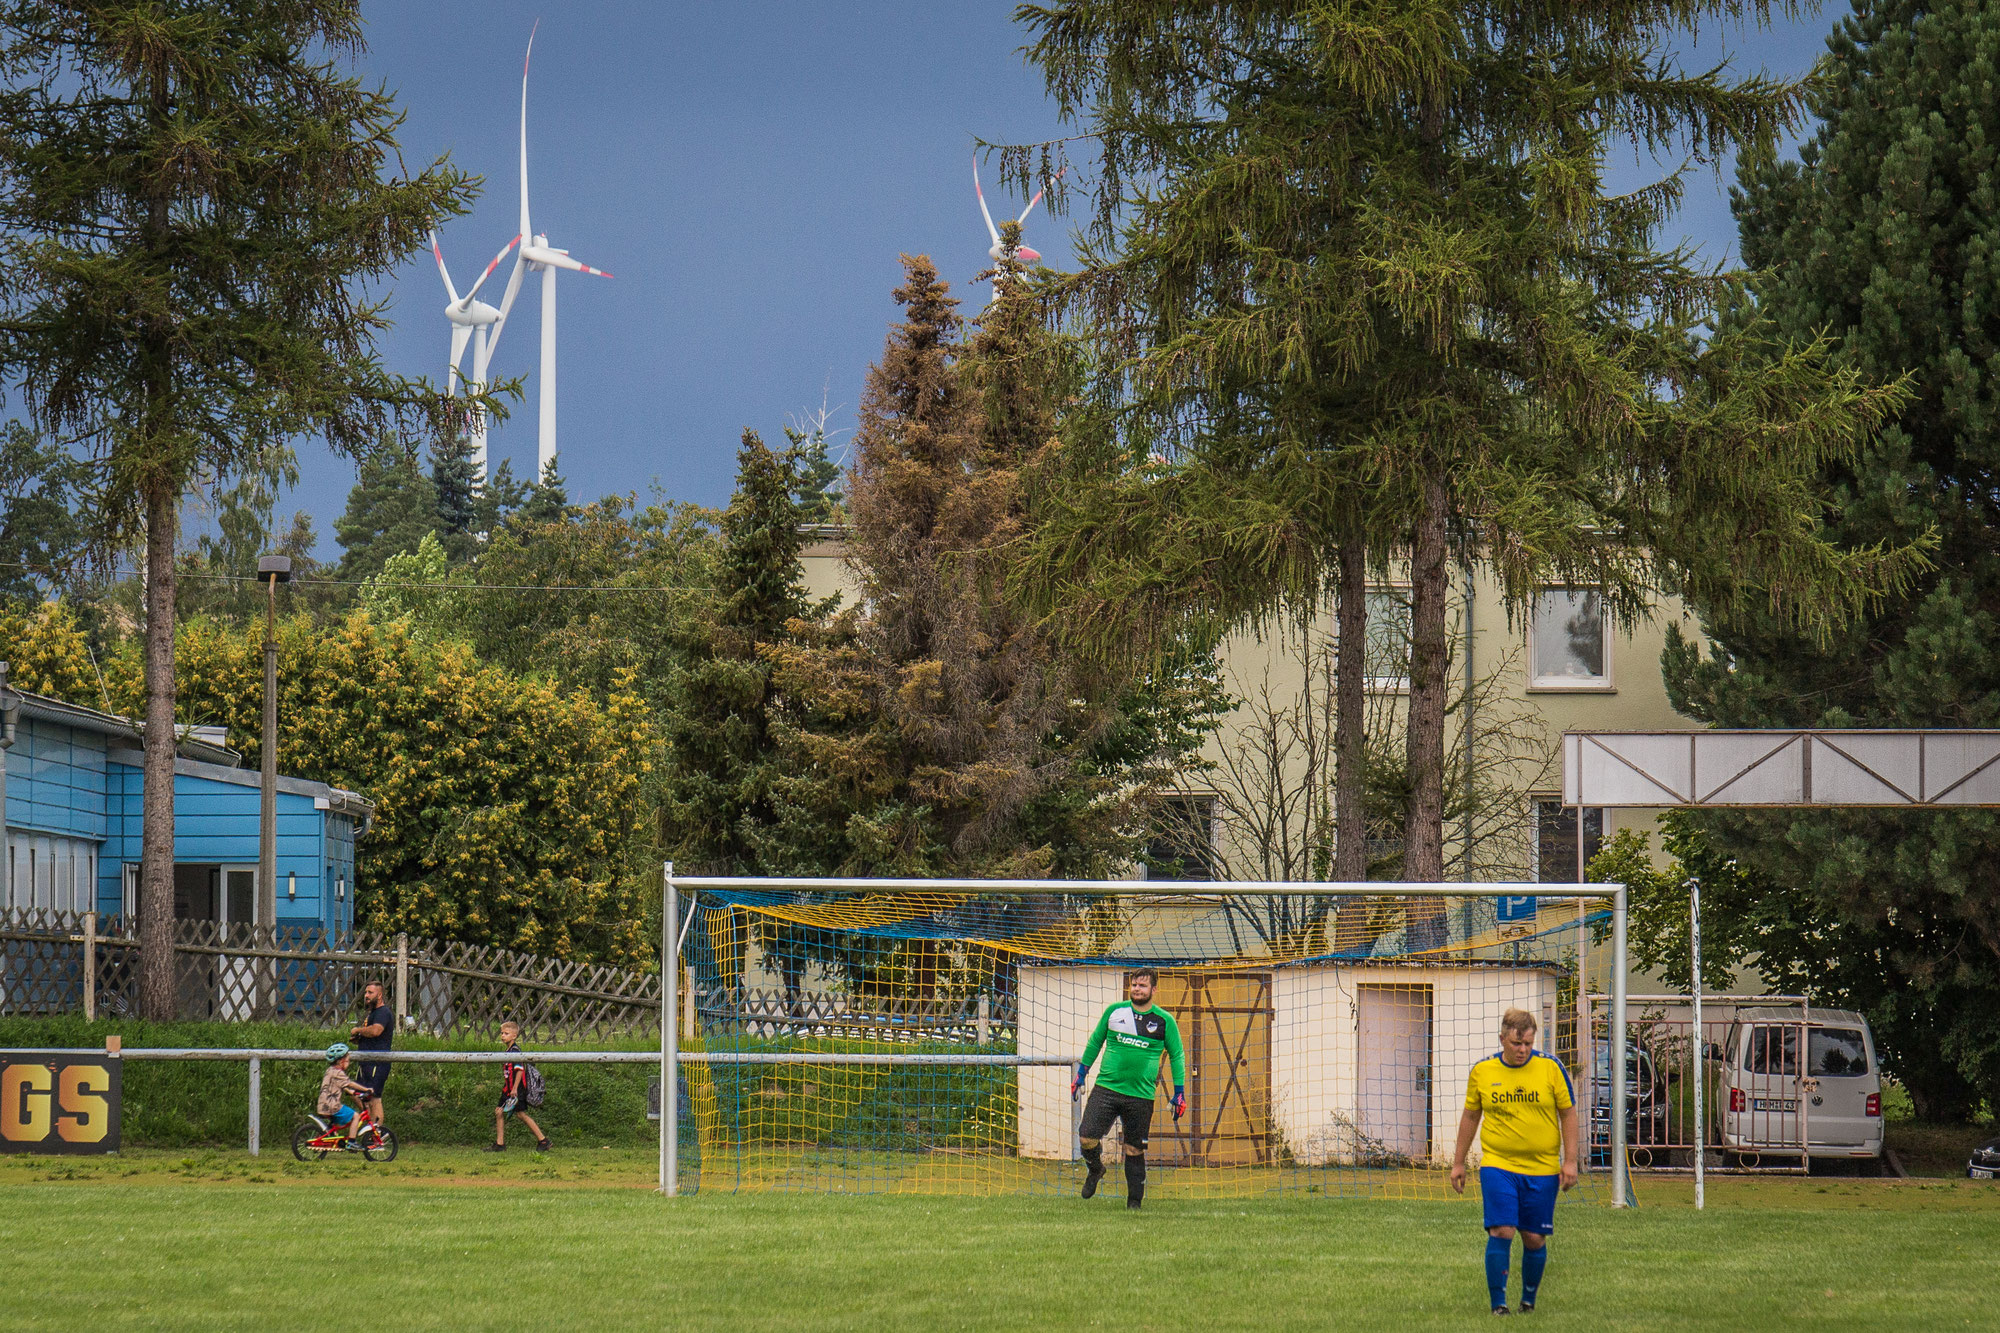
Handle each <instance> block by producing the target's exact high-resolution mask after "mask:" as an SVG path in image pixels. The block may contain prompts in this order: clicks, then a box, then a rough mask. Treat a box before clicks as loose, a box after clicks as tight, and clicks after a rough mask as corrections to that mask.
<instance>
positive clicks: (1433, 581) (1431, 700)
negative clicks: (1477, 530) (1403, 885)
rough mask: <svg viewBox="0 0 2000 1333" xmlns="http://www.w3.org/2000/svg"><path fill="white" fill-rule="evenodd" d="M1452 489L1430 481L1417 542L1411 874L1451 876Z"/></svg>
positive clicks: (1406, 860)
mask: <svg viewBox="0 0 2000 1333" xmlns="http://www.w3.org/2000/svg"><path fill="white" fill-rule="evenodd" d="M1445 515H1446V501H1445V486H1444V477H1443V475H1442V474H1441V473H1440V472H1433V473H1432V474H1431V475H1430V476H1429V477H1428V478H1426V479H1425V481H1424V496H1423V508H1422V510H1421V511H1420V512H1419V513H1418V515H1417V523H1416V530H1415V532H1414V533H1413V534H1412V540H1411V543H1410V701H1409V706H1410V717H1409V732H1408V742H1407V743H1408V749H1407V756H1408V765H1409V783H1410V796H1409V805H1408V806H1407V807H1406V813H1405V816H1404V823H1403V878H1404V879H1405V880H1407V881H1411V882H1416V883H1423V882H1436V881H1439V880H1442V879H1443V878H1444V716H1445V703H1446V699H1445V696H1446V694H1447V690H1446V680H1445V670H1446V667H1447V665H1448V661H1447V659H1448V656H1449V649H1448V645H1447V643H1446V639H1445V597H1446V594H1447V592H1448V591H1449V587H1448V585H1447V583H1446V579H1445V570H1446V566H1445Z"/></svg>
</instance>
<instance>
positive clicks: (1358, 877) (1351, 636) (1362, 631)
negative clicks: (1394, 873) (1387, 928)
mask: <svg viewBox="0 0 2000 1333" xmlns="http://www.w3.org/2000/svg"><path fill="white" fill-rule="evenodd" d="M1335 615H1336V617H1337V623H1338V638H1337V639H1336V640H1335V649H1334V651H1335V653H1336V654H1337V656H1336V658H1335V660H1334V668H1333V676H1334V685H1333V877H1334V879H1336V880H1338V881H1340V882H1342V883H1347V884H1355V883H1359V882H1360V881H1362V880H1364V879H1367V878H1368V813H1367V807H1366V801H1365V797H1366V795H1367V793H1366V790H1365V784H1366V778H1367V774H1366V770H1367V767H1368V732H1367V716H1366V713H1367V704H1368V697H1367V690H1368V548H1367V546H1366V544H1365V543H1363V542H1362V541H1361V539H1360V538H1358V537H1355V538H1350V539H1348V540H1347V541H1344V542H1342V543H1341V545H1340V607H1339V609H1338V611H1337V612H1336V613H1335Z"/></svg>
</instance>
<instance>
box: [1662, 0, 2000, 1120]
mask: <svg viewBox="0 0 2000 1333" xmlns="http://www.w3.org/2000/svg"><path fill="white" fill-rule="evenodd" d="M1827 45H1828V49H1829V52H1830V57H1831V58H1830V61H1829V63H1828V66H1827V68H1826V70H1825V73H1826V76H1827V77H1826V81H1825V83H1824V85H1823V86H1824V88H1825V92H1824V95H1823V99H1822V101H1821V102H1820V104H1819V106H1818V108H1817V109H1818V110H1819V112H1820V114H1821V116H1822V123H1821V126H1820V128H1819V130H1818V131H1817V132H1816V133H1815V134H1814V135H1813V136H1812V137H1811V138H1810V139H1809V140H1807V141H1806V143H1805V144H1804V145H1802V147H1801V149H1800V151H1799V157H1798V160H1797V161H1796V162H1789V161H1788V162H1782V163H1780V162H1765V163H1756V162H1752V163H1749V164H1747V165H1746V166H1745V167H1744V169H1743V170H1742V171H1741V172H1740V173H1739V184H1738V189H1737V191H1736V193H1735V197H1734V206H1735V211H1736V215H1737V218H1738V222H1739V226H1740V227H1741V232H1742V246H1743V255H1744V258H1745V260H1746V261H1747V262H1748V263H1749V264H1750V265H1751V266H1752V267H1753V268H1754V269H1756V270H1757V271H1758V278H1757V281H1756V284H1755V288H1754V292H1755V313H1756V314H1757V315H1759V316H1761V317H1762V318H1763V319H1765V320H1767V321H1769V323H1770V324H1772V325H1773V326H1775V328H1776V329H1778V330H1779V331H1780V332H1781V333H1782V334H1785V335H1789V336H1791V337H1793V338H1808V337H1812V336H1814V335H1815V334H1816V333H1818V332H1820V331H1825V332H1826V333H1827V334H1829V335H1830V336H1832V337H1833V338H1834V339H1835V340H1836V341H1837V344H1838V347H1839V350H1840V355H1841V356H1842V357H1843V358H1844V360H1845V361H1846V362H1847V364H1849V365H1851V366H1853V367H1855V368H1857V369H1858V370H1860V371H1861V372H1862V373H1864V374H1866V375H1868V376H1869V377H1871V378H1874V379H1878V380H1891V379H1895V378H1897V377H1899V376H1905V375H1907V376H1908V377H1909V379H1908V384H1909V387H1910V389H1911V390H1912V393H1913V396H1912V398H1911V400H1910V401H1909V403H1908V404H1907V406H1905V407H1904V408H1903V409H1902V410H1901V412H1900V413H1899V414H1898V415H1897V417H1896V418H1895V420H1894V421H1893V422H1892V423H1891V425H1890V426H1889V427H1888V428H1887V429H1885V430H1884V431H1883V432H1882V433H1881V434H1880V435H1879V436H1878V437H1877V438H1876V439H1875V440H1874V441H1873V442H1872V443H1871V444H1870V446H1869V447H1868V448H1866V449H1865V450H1863V451H1862V452H1861V453H1860V455H1859V456H1858V457H1856V458H1854V459H1852V460H1848V461H1845V462H1842V463H1841V464H1839V465H1837V466H1834V467H1830V468H1829V469H1828V470H1827V475H1826V480H1827V483H1828V485H1829V486H1830V487H1831V488H1832V490H1833V493H1834V496H1835V503H1834V504H1833V506H1832V507H1831V509H1829V510H1828V511H1827V512H1826V513H1825V515H1824V517H1823V519H1822V524H1823V529H1824V531H1825V533H1826V534H1827V536H1828V537H1829V538H1830V539H1831V540H1833V541H1836V542H1839V543H1841V544H1843V545H1847V546H1851V547H1864V546H1867V545H1870V544H1874V543H1889V544H1893V543H1898V542H1907V541H1910V540H1911V539H1913V538H1914V537H1916V536H1917V535H1919V534H1921V533H1923V532H1925V531H1926V530H1927V529H1934V530H1935V532H1936V534H1937V541H1938V544H1937V547H1936V551H1935V556H1934V560H1935V567H1934V569H1933V570H1932V571H1931V572H1930V573H1928V574H1926V575H1925V576H1924V577H1923V578H1922V579H1921V580H1920V581H1919V582H1918V583H1917V584H1916V585H1915V586H1914V587H1912V588H1910V589H1909V590H1908V591H1907V592H1906V593H1905V594H1903V595H1900V596H1896V597H1893V598H1891V599H1889V600H1888V601H1886V602H1885V603H1883V604H1882V605H1881V606H1879V607H1878V608H1875V609H1873V610H1872V611H1871V612H1870V613H1869V614H1867V615H1866V616H1865V617H1863V618H1862V619H1861V620H1859V621H1858V622H1856V623H1855V624H1853V625H1851V626H1849V627H1847V628H1845V629H1843V630H1842V631H1841V632H1840V633H1839V634H1838V635H1837V636H1835V637H1834V638H1833V640H1832V641H1831V642H1830V643H1821V642H1815V641H1813V640H1810V639H1807V638H1803V637H1801V636H1800V635H1798V634H1797V633H1796V632H1795V631H1794V630H1793V628H1792V627H1791V626H1789V625H1787V624H1785V623H1784V622H1783V621H1782V620H1780V619H1777V618H1775V617H1772V616H1769V615H1765V614H1759V613H1757V612H1756V609H1755V608H1743V607H1734V606H1730V605H1727V604H1722V605H1717V604H1714V603H1712V602H1710V601H1708V600H1707V599H1705V598H1699V597H1697V598H1696V599H1695V600H1696V605H1697V608H1698V609H1699V610H1700V612H1701V615H1702V622H1703V628H1704V630H1705V631H1706V633H1707V634H1708V635H1709V636H1710V638H1711V639H1713V640H1714V642H1715V644H1716V645H1717V648H1716V652H1715V654H1714V655H1713V656H1712V657H1704V656H1703V655H1702V653H1701V652H1700V650H1699V649H1697V648H1696V647H1695V646H1693V645H1691V644H1687V643H1684V642H1679V641H1678V640H1675V641H1673V642H1671V643H1670V647H1669V650H1668V653H1667V657H1666V676H1667V683H1668V687H1669V690H1670V691H1671V697H1672V698H1673V701H1674V705H1675V707H1677V708H1679V709H1681V710H1682V711H1683V712H1687V713H1689V714H1691V715H1693V716H1695V717H1699V718H1701V719H1703V720H1705V721H1708V722H1712V723H1714V724H1716V725H1718V726H1731V727H1778V726H1782V727H1791V726H1826V727H1843V726H1864V727H1866V726H1884V727H1991V726H1996V725H2000V651H1996V648H1995V644H1996V634H2000V546H1997V545H1996V543H1995V541H1994V532H1995V530H1996V526H2000V505H1996V501H1995V497H1996V496H2000V376H1996V373H1995V370H1994V366H1993V354H1994V348H1995V347H1996V345H2000V285H1997V284H1996V282H1995V272H1994V261H1993V245H1994V228H1993V217H1992V204H1991V201H1992V199H1993V198H1994V196H1995V195H1996V193H2000V166H1996V164H1995V161H1994V157H1993V151H1992V147H1991V146H1992V145H1993V144H1994V143H1996V142H2000V106H1996V104H1995V101H1994V98H1993V95H1992V89H1991V81H1992V70H1993V69H1994V67H1995V63H1996V61H2000V17H1996V15H1995V13H1994V11H1993V10H1992V9H1991V8H1990V7H1989V6H1986V5H1980V4H1968V3H1945V4H1918V3H1914V2H1913V0H1864V2H1863V3H1858V4H1856V6H1855V12H1854V15H1853V16H1852V17H1851V18H1847V19H1845V20H1843V21H1842V22H1841V24H1840V26H1839V27H1838V28H1837V29H1835V31H1834V32H1833V34H1832V36H1831V37H1830V38H1829V40H1828V43H1827ZM1698 824H1699V827H1700V829H1701V830H1702V831H1703V832H1704V833H1705V834H1706V835H1707V837H1708V838H1709V840H1710V841H1711V842H1712V843H1713V844H1714V845H1715V847H1716V849H1717V851H1718V853H1720V854H1725V855H1729V856H1733V857H1735V858H1738V859H1739V860H1740V861H1741V862H1742V863H1743V864H1744V865H1745V866H1746V867H1749V868H1751V869H1753V870H1755V871H1756V873H1757V874H1758V876H1759V877H1760V879H1761V880H1762V881H1764V882H1767V883H1769V884H1771V885H1774V886H1777V887H1776V889H1775V892H1777V893H1780V894H1782V895H1783V897H1784V898H1785V900H1786V901H1787V903H1788V904H1790V906H1791V908H1792V910H1794V911H1796V912H1797V913H1798V914H1800V915H1801V916H1802V917H1804V918H1805V919H1807V920H1809V921H1810V922H1812V923H1814V924H1815V927H1816V929H1815V930H1812V931H1793V932H1790V933H1788V934H1785V935H1782V936H1781V937H1780V941H1779V942H1778V943H1774V944H1772V945H1771V946H1769V947H1767V948H1765V949H1764V951H1763V952H1764V955H1765V963H1766V966H1767V970H1768V971H1769V972H1777V973H1779V974H1780V975H1783V974H1785V973H1792V974H1797V973H1800V972H1807V973H1811V974H1813V975H1811V976H1810V977H1809V980H1811V981H1812V983H1813V988H1814V992H1815V994H1827V993H1831V994H1833V995H1836V996H1838V997H1840V998H1841V999H1842V1000H1844V1001H1845V1002H1847V1003H1851V1004H1852V1005H1853V1006H1854V1007H1856V1008H1859V1009H1861V1010H1862V1011H1863V1012H1865V1013H1866V1014H1867V1015H1868V1017H1869V1020H1870V1022H1871V1024H1872V1025H1873V1027H1874V1030H1875V1034H1876V1040H1877V1042H1878V1043H1879V1044H1880V1045H1881V1047H1882V1049H1883V1051H1884V1054H1885V1059H1886V1060H1887V1061H1888V1062H1889V1063H1888V1067H1889V1068H1890V1069H1891V1070H1892V1071H1893V1072H1895V1073H1896V1074H1897V1076H1898V1077H1899V1078H1901V1079H1902V1080H1903V1082H1904V1083H1905V1084H1906V1085H1907V1086H1908V1087H1909V1089H1910V1091H1911V1095H1912V1097H1913V1098H1914V1099H1915V1101H1916V1104H1917V1108H1918V1110H1919V1112H1920V1113H1921V1114H1923V1115H1924V1116H1925V1117H1926V1118H1955V1117H1958V1116H1961V1115H1963V1114H1964V1113H1965V1112H1967V1111H1968V1110H1969V1109H1970V1108H1971V1107H1972V1106H1973V1105H1974V1104H1975V1103H1976V1101H1977V1100H1978V1099H1979V1098H1984V1099H1985V1100H1986V1101H1987V1103H1988V1104H1989V1105H2000V892H1997V891H1996V889H1995V887H1994V880H1993V873H1992V858H1993V848H1994V846H1995V844H1996V841H2000V812H1991V811H1977V812H1973V811H1965V812H1952V813H1946V812H1940V811H1924V812H1904V813H1897V812H1887V811H1859V810H1856V811H1838V812H1835V811H1818V812H1810V813H1805V812H1801V813H1777V812H1770V813H1757V814H1747V813H1746V814H1736V815H1727V816H1724V815H1719V814H1709V815H1704V816H1702V817H1701V819H1700V820H1699V821H1698ZM1717 910H1724V911H1726V910H1728V904H1727V903H1726V902H1723V903H1719V904H1718V909H1717ZM1834 940H1837V941H1838V942H1839V944H1840V946H1841V947H1840V948H1838V949H1833V948H1829V947H1828V942H1829V941H1834ZM1785 941H1789V943H1785Z"/></svg>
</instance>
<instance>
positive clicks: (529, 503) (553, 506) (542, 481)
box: [516, 458, 577, 523]
mask: <svg viewBox="0 0 2000 1333" xmlns="http://www.w3.org/2000/svg"><path fill="white" fill-rule="evenodd" d="M516 512H517V513H518V514H519V515H520V517H521V518H522V520H524V521H525V522H528V523H566V522H568V521H569V520H570V519H572V518H575V517H576V515H577V508H576V506H575V505H573V504H571V503H570V502H569V487H568V486H567V485H566V484H564V482H563V475H562V469H561V468H560V467H558V466H557V465H556V460H555V459H553V458H551V459H550V460H549V461H548V464H547V466H545V467H543V468H542V475H541V476H540V477H539V478H538V479H537V480H536V481H535V483H534V486H533V487H532V489H531V490H530V491H529V493H528V498H527V499H526V500H525V501H524V502H523V503H522V505H521V507H520V509H519V510H517V511H516Z"/></svg>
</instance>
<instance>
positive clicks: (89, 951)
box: [83, 912, 97, 1023]
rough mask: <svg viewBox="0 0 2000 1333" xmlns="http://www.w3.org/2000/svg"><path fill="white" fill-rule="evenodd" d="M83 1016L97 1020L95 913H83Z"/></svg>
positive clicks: (92, 1020) (86, 1018)
mask: <svg viewBox="0 0 2000 1333" xmlns="http://www.w3.org/2000/svg"><path fill="white" fill-rule="evenodd" d="M83 1017H84V1021H85V1022H87V1023H95V1022H96V1021H97V913H95V912H85V913H84V914H83Z"/></svg>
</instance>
